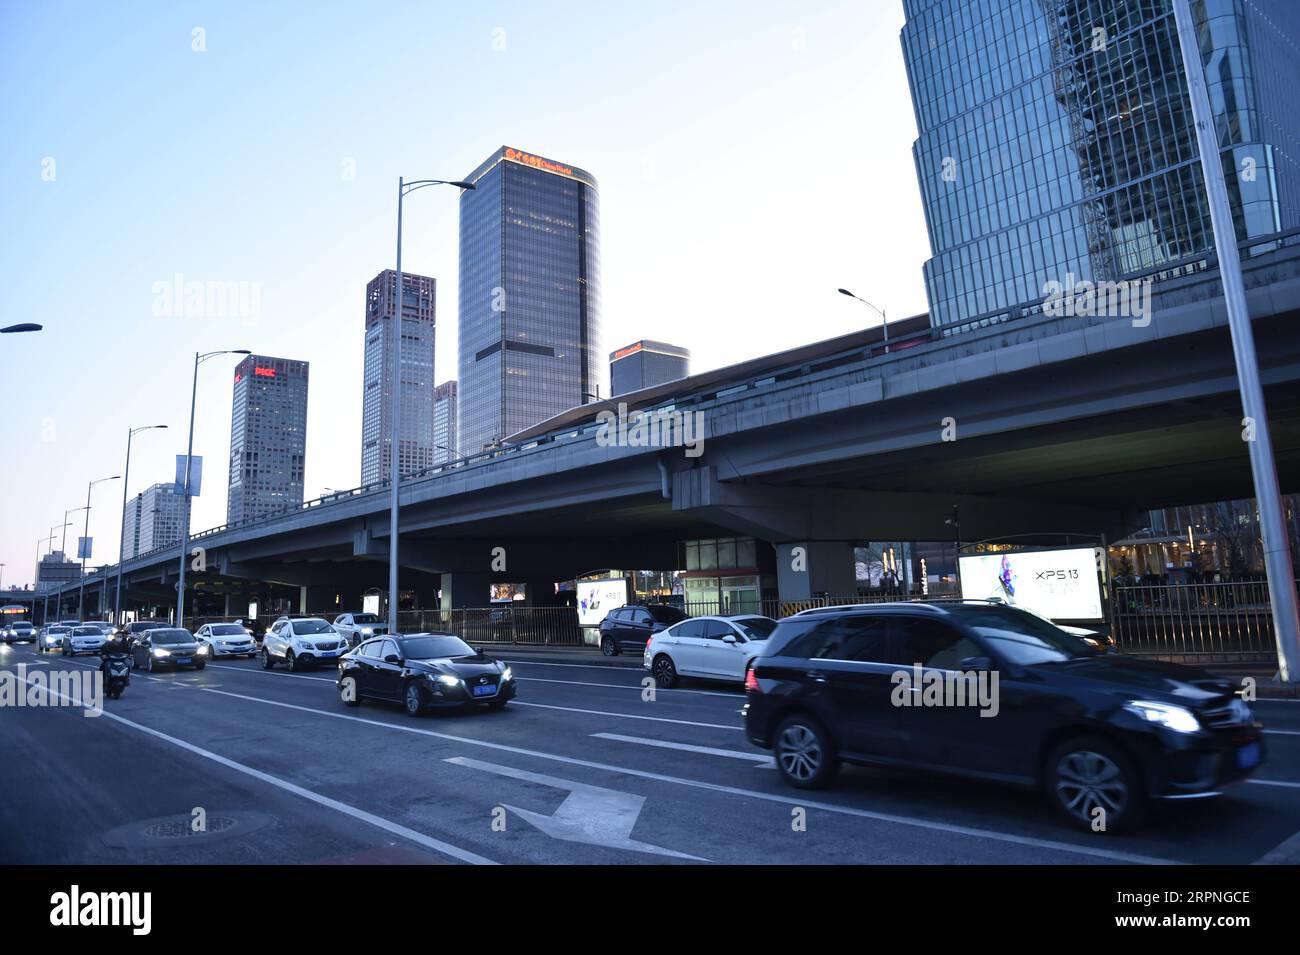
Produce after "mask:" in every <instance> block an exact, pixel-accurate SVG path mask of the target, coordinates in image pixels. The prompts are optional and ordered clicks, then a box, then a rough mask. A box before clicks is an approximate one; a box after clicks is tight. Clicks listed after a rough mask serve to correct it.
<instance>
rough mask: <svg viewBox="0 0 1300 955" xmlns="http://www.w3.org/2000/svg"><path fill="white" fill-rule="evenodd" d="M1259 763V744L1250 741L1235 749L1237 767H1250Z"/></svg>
mask: <svg viewBox="0 0 1300 955" xmlns="http://www.w3.org/2000/svg"><path fill="white" fill-rule="evenodd" d="M1258 763H1259V744H1258V743H1250V744H1248V745H1246V746H1243V747H1242V748H1241V749H1239V750H1237V768H1238V769H1250V767H1252V766H1255V765H1257V764H1258Z"/></svg>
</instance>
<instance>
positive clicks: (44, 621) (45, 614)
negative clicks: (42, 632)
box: [36, 521, 68, 626]
mask: <svg viewBox="0 0 1300 955" xmlns="http://www.w3.org/2000/svg"><path fill="white" fill-rule="evenodd" d="M62 526H63V527H67V526H68V525H67V523H66V521H65V523H64V524H63V525H62ZM58 529H59V525H58V524H55V525H54V526H53V527H51V528H50V536H49V537H47V538H45V541H46V548H47V549H48V550H51V551H52V550H54V532H55V531H57V530H58ZM40 575H41V549H40V548H39V547H38V548H36V576H37V577H40ZM49 623H50V588H48V587H46V588H45V609H44V610H43V611H42V612H41V625H42V626H49Z"/></svg>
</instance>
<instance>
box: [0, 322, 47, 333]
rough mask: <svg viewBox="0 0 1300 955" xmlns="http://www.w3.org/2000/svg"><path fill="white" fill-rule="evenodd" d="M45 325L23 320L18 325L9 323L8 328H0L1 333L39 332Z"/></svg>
mask: <svg viewBox="0 0 1300 955" xmlns="http://www.w3.org/2000/svg"><path fill="white" fill-rule="evenodd" d="M43 327H44V326H42V325H37V324H36V323H35V322H21V323H19V324H17V325H9V326H8V327H6V328H0V335H13V334H15V333H17V332H39V331H40V330H41V329H42V328H43Z"/></svg>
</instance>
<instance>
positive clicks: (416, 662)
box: [338, 633, 515, 716]
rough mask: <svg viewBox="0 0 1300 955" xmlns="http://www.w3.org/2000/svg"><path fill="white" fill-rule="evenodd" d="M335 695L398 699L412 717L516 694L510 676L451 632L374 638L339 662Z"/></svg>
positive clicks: (353, 701)
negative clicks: (438, 709)
mask: <svg viewBox="0 0 1300 955" xmlns="http://www.w3.org/2000/svg"><path fill="white" fill-rule="evenodd" d="M338 686H339V697H340V698H341V699H342V700H343V702H344V703H346V704H347V705H349V706H356V705H357V704H359V703H360V702H361V701H362V700H363V699H371V700H387V701H390V702H394V703H401V704H402V705H403V706H405V707H406V712H407V713H409V714H410V715H411V716H419V715H420V714H421V713H423V712H424V711H425V710H427V709H433V708H442V707H461V706H473V705H475V704H479V703H483V704H486V705H487V706H489V707H491V708H492V709H501V708H502V707H503V706H505V705H506V704H507V703H508V702H510V701H511V700H512V699H514V697H515V677H514V674H513V673H511V672H510V667H509V666H507V665H506V664H504V663H502V662H501V661H500V660H493V659H492V658H491V657H487V656H484V654H483V651H482V650H475V649H474V648H472V647H471V646H470V645H469V644H467V643H466V642H465V641H464V640H462V639H461V638H460V637H458V636H455V635H454V634H450V633H415V634H407V635H405V636H395V637H388V636H384V637H376V638H374V639H372V640H367V641H366V642H365V643H362V644H361V645H360V646H358V647H356V648H355V649H354V650H352V651H351V652H350V653H348V654H347V656H345V657H343V658H342V659H341V660H340V661H339V678H338Z"/></svg>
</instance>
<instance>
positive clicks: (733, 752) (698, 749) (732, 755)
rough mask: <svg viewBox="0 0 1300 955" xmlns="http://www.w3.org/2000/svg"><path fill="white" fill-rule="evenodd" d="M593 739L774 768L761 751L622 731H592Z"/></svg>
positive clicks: (770, 758)
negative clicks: (625, 733)
mask: <svg viewBox="0 0 1300 955" xmlns="http://www.w3.org/2000/svg"><path fill="white" fill-rule="evenodd" d="M591 735H592V737H593V738H595V739H612V740H616V741H618V742H620V743H637V744H639V745H641V746H656V747H659V748H660V749H677V750H681V751H682V752H684V753H702V754H704V755H705V756H723V757H726V758H727V759H744V760H748V761H749V762H751V763H755V764H757V765H758V766H759V767H760V768H763V769H776V760H774V759H773V758H772V757H771V756H764V755H763V754H762V753H744V752H741V751H740V750H737V749H719V748H718V747H716V746H695V745H693V744H691V743H677V742H673V741H672V740H666V739H646V738H645V737H643V736H624V735H623V734H622V733H592V734H591Z"/></svg>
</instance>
